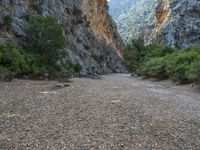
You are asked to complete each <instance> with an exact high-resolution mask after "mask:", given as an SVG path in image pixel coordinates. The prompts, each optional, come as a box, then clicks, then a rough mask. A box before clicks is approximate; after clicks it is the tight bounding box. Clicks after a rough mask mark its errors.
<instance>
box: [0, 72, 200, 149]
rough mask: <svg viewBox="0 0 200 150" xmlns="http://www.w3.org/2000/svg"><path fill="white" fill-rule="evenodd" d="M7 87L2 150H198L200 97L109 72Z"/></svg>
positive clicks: (1, 108) (2, 92) (0, 112)
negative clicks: (63, 83)
mask: <svg viewBox="0 0 200 150" xmlns="http://www.w3.org/2000/svg"><path fill="white" fill-rule="evenodd" d="M72 80H73V82H71V83H69V84H70V86H69V87H55V85H56V82H54V81H29V80H14V81H13V82H10V83H5V82H4V83H3V82H1V83H0V149H2V150H7V149H8V150H10V149H11V150H12V149H15V150H23V149H31V150H32V149H33V150H40V149H44V150H46V149H51V150H53V149H55V150H62V149H66V150H68V149H69V150H92V149H95V150H96V149H98V150H155V149H161V150H174V149H177V150H181V149H183V150H197V149H200V92H199V93H198V91H196V90H195V91H193V90H194V89H195V88H194V87H192V86H191V85H187V86H175V85H174V84H171V83H168V82H158V81H150V80H142V79H140V78H131V77H130V76H129V75H123V74H122V75H120V74H116V75H107V76H102V78H101V79H97V80H93V79H87V78H82V79H77V78H75V79H72Z"/></svg>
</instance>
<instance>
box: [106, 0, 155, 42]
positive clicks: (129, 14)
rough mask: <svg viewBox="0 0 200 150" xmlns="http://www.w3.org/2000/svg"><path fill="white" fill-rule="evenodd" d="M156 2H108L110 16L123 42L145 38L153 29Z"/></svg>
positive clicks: (143, 0) (127, 0)
mask: <svg viewBox="0 0 200 150" xmlns="http://www.w3.org/2000/svg"><path fill="white" fill-rule="evenodd" d="M156 2H157V0H135V1H132V0H124V1H120V2H118V1H117V0H111V1H110V2H109V7H110V14H111V15H112V16H113V19H114V20H115V21H116V23H117V26H118V30H119V32H120V34H121V36H122V37H123V39H124V41H125V42H128V41H130V40H131V39H133V38H138V37H141V38H144V39H145V38H146V37H147V36H149V35H150V34H151V32H152V29H153V28H154V27H155V22H156V18H155V7H156Z"/></svg>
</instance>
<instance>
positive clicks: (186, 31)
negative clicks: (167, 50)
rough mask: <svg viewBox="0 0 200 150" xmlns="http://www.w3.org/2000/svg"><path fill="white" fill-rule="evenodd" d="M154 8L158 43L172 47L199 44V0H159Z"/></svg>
mask: <svg viewBox="0 0 200 150" xmlns="http://www.w3.org/2000/svg"><path fill="white" fill-rule="evenodd" d="M158 2H159V3H158V6H157V8H156V17H157V26H156V30H157V32H156V33H157V34H156V36H155V39H156V41H157V42H159V43H163V44H167V45H170V46H174V47H179V48H182V47H187V46H189V45H199V44H200V1H199V0H181V1H180V0H159V1H158Z"/></svg>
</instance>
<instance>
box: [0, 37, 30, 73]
mask: <svg viewBox="0 0 200 150" xmlns="http://www.w3.org/2000/svg"><path fill="white" fill-rule="evenodd" d="M27 60H29V55H28V54H26V53H25V51H24V50H23V49H22V48H21V47H19V46H17V45H16V44H14V43H13V42H12V41H10V40H8V41H6V42H5V43H4V44H2V45H0V65H1V66H2V67H4V68H7V69H8V70H9V71H11V72H14V73H15V74H20V73H27V72H29V71H30V66H29V64H28V63H27Z"/></svg>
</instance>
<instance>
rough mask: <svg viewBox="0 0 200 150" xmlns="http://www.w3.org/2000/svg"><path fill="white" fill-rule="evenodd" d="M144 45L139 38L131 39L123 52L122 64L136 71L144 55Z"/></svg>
mask: <svg viewBox="0 0 200 150" xmlns="http://www.w3.org/2000/svg"><path fill="white" fill-rule="evenodd" d="M145 52H146V50H145V46H144V42H143V41H142V40H141V39H138V40H133V41H132V43H131V44H128V45H127V46H126V48H125V49H124V52H123V57H124V64H125V66H126V67H127V69H128V70H129V71H131V72H134V71H137V69H138V67H139V66H140V64H141V63H142V62H143V59H144V57H145Z"/></svg>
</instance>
